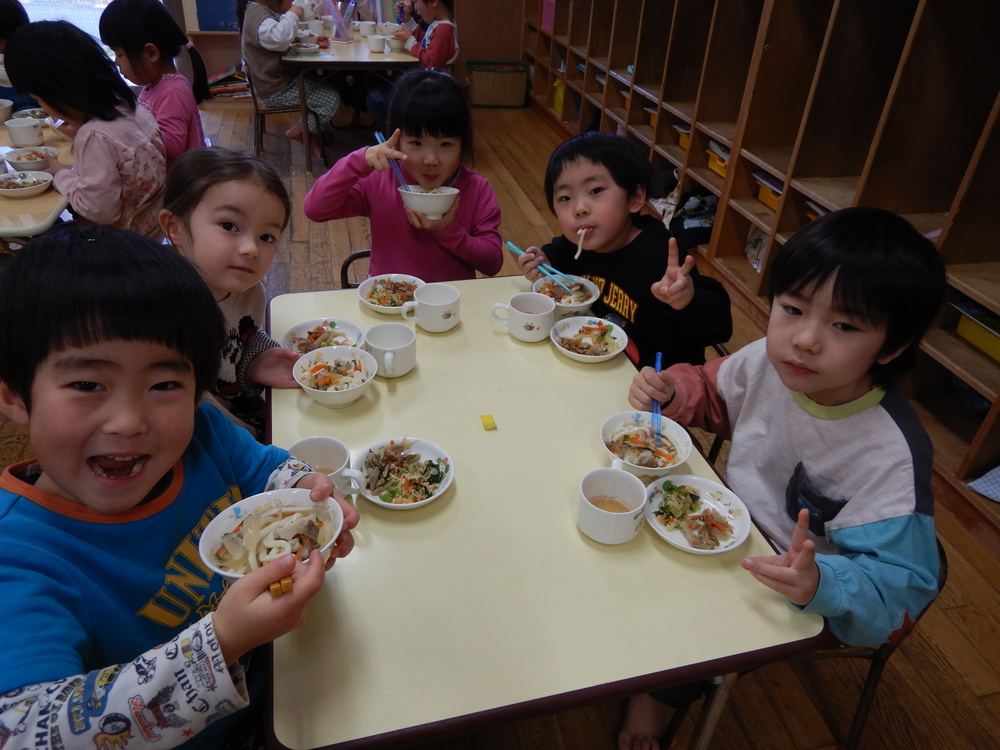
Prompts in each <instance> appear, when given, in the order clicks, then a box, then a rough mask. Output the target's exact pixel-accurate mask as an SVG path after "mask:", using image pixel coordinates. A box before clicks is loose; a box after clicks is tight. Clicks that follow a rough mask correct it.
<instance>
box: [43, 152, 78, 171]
mask: <svg viewBox="0 0 1000 750" xmlns="http://www.w3.org/2000/svg"><path fill="white" fill-rule="evenodd" d="M64 169H72V167H70V166H69V165H68V164H63V163H62V162H61V161H59V159H57V158H56V157H54V156H49V155H48V154H45V168H44V169H43V170H42V171H43V172H48V173H49V174H55V173H56V172H61V171H62V170H64Z"/></svg>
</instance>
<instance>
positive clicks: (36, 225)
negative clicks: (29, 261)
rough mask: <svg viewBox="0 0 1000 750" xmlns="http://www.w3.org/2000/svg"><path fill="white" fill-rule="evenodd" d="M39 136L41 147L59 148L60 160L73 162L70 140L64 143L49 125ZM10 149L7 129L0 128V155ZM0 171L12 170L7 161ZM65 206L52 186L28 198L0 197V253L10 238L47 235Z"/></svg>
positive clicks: (67, 162)
mask: <svg viewBox="0 0 1000 750" xmlns="http://www.w3.org/2000/svg"><path fill="white" fill-rule="evenodd" d="M42 134H43V135H44V136H45V143H44V144H43V145H45V146H52V147H54V148H58V149H59V161H61V162H62V163H63V164H72V163H73V154H72V153H71V152H70V149H71V147H72V145H73V142H72V141H68V140H66V139H65V138H63V137H62V136H60V135H59V134H58V133H56V132H55V131H53V130H52V129H51V128H50V127H49V126H48V125H43V126H42ZM11 149H12V146H11V145H10V136H9V135H8V133H7V128H5V127H3V126H0V155H3V154H6V153H7V152H8V151H10V150H11ZM0 169H2V171H3V172H5V173H6V172H13V171H14V170H13V169H12V168H11V167H10V165H8V164H7V162H3V163H2V167H0ZM68 206H69V201H68V200H66V198H65V197H64V196H63V195H62V194H61V193H60V192H59V191H58V190H56V189H55V187H50V188H49V189H48V190H46V191H45V192H44V193H40V194H38V195H34V196H32V197H30V198H8V197H6V196H0V252H6V250H7V242H8V241H9V240H10V239H11V238H14V237H34V236H35V235H38V234H41V233H42V232H47V231H48V230H49V229H51V228H52V225H53V224H54V223H55V221H56V219H58V218H59V214H61V213H62V212H63V211H65V210H66V208H67V207H68Z"/></svg>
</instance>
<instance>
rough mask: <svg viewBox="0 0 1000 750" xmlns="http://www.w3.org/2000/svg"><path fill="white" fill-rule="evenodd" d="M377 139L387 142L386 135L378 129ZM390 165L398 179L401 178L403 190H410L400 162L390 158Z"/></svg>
mask: <svg viewBox="0 0 1000 750" xmlns="http://www.w3.org/2000/svg"><path fill="white" fill-rule="evenodd" d="M375 140H376V141H378V142H379V143H385V136H384V135H382V134H381V133H380V132H379V131H377V130H376V131H375ZM389 166H390V167H392V171H393V174H395V175H396V179H397V180H399V184H400V185H401V186H402V187H403V190H405V191H406V192H410V186H409V184H408V183H407V182H406V177H404V176H403V170H402V169H400V168H399V163H398V162H397V161H396V160H395V159H389Z"/></svg>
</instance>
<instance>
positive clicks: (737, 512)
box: [644, 474, 751, 555]
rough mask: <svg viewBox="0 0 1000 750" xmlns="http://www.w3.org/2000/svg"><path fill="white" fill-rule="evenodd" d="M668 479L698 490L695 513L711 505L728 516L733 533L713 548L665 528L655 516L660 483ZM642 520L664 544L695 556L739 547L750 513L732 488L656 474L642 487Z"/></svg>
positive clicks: (660, 497) (661, 493) (701, 479)
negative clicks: (699, 501) (697, 503)
mask: <svg viewBox="0 0 1000 750" xmlns="http://www.w3.org/2000/svg"><path fill="white" fill-rule="evenodd" d="M667 480H669V481H670V482H672V483H673V484H674V486H676V487H683V486H688V487H693V488H694V489H696V490H698V494H699V495H700V496H701V506H700V508H697V509H695V513H700V512H702V511H704V510H707V508H708V507H714V508H716V509H717V510H719V511H721V512H722V513H724V514H725V515H727V516H728V517H729V523H730V525H731V526H732V527H733V534H732V536H731V537H730V538H729V539H726V540H725V541H722V542H721V543H720V544H719V546H718V547H716V548H715V549H704V548H701V547H695V546H694V545H692V544H691V542H690V541H688V539H687V537H685V536H684V532H683V531H681V530H680V529H679V528H677V529H669V528H667V527H666V525H664V523H663V522H662V521H661V520H660V519H659V517H658V516H657V515H656V511H657V509H658V508H659V507H660V503H661V502H663V496H664V491H663V484H664V482H665V481H667ZM644 514H645V517H646V523H648V524H649V525H650V526H651V527H652V529H653V531H655V532H656V533H657V534H659V535H660V537H662V538H663V539H664V540H665V541H666V542H667V543H669V544H672V545H673V546H674V547H677V548H678V549H682V550H684V551H685V552H692V553H694V554H696V555H718V554H720V553H722V552H727V551H729V550H731V549H733V548H735V547H739V546H740V545H741V544H743V542H745V541H746V540H747V537H748V536H750V523H751V520H750V513H749V511H747V508H746V506H745V505H744V504H743V501H742V500H740V499H739V498H738V497H737V496H736V495H735V494H734V493H733V492H732V490H729V489H728V488H726V487H723V486H722V485H721V484H718V483H717V482H713V481H712V480H710V479H705V478H704V477H699V476H695V475H687V474H673V475H671V476H669V477H667V478H666V479H664V477H657V478H656V480H654V481H653V482H650V483H649V484H648V485H647V486H646V509H645V511H644Z"/></svg>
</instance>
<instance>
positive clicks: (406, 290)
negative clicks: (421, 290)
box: [358, 273, 424, 315]
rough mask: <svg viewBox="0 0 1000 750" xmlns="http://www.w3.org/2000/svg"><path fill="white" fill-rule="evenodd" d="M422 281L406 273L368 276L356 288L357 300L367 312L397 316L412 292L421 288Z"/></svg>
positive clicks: (408, 300)
mask: <svg viewBox="0 0 1000 750" xmlns="http://www.w3.org/2000/svg"><path fill="white" fill-rule="evenodd" d="M423 285H424V281H423V279H418V278H417V277H416V276H410V275H409V274H406V273H384V274H381V275H379V276H369V277H368V278H367V279H365V280H364V281H362V282H361V286H359V287H358V298H359V299H360V300H361V304H362V305H364V306H365V307H367V308H368V309H369V310H374V311H375V312H380V313H384V314H386V315H399V312H400V310H402V308H403V304H404V303H406V302H410V301H411V300H412V299H413V292H414V291H416V289H417V287H418V286H423Z"/></svg>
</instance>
